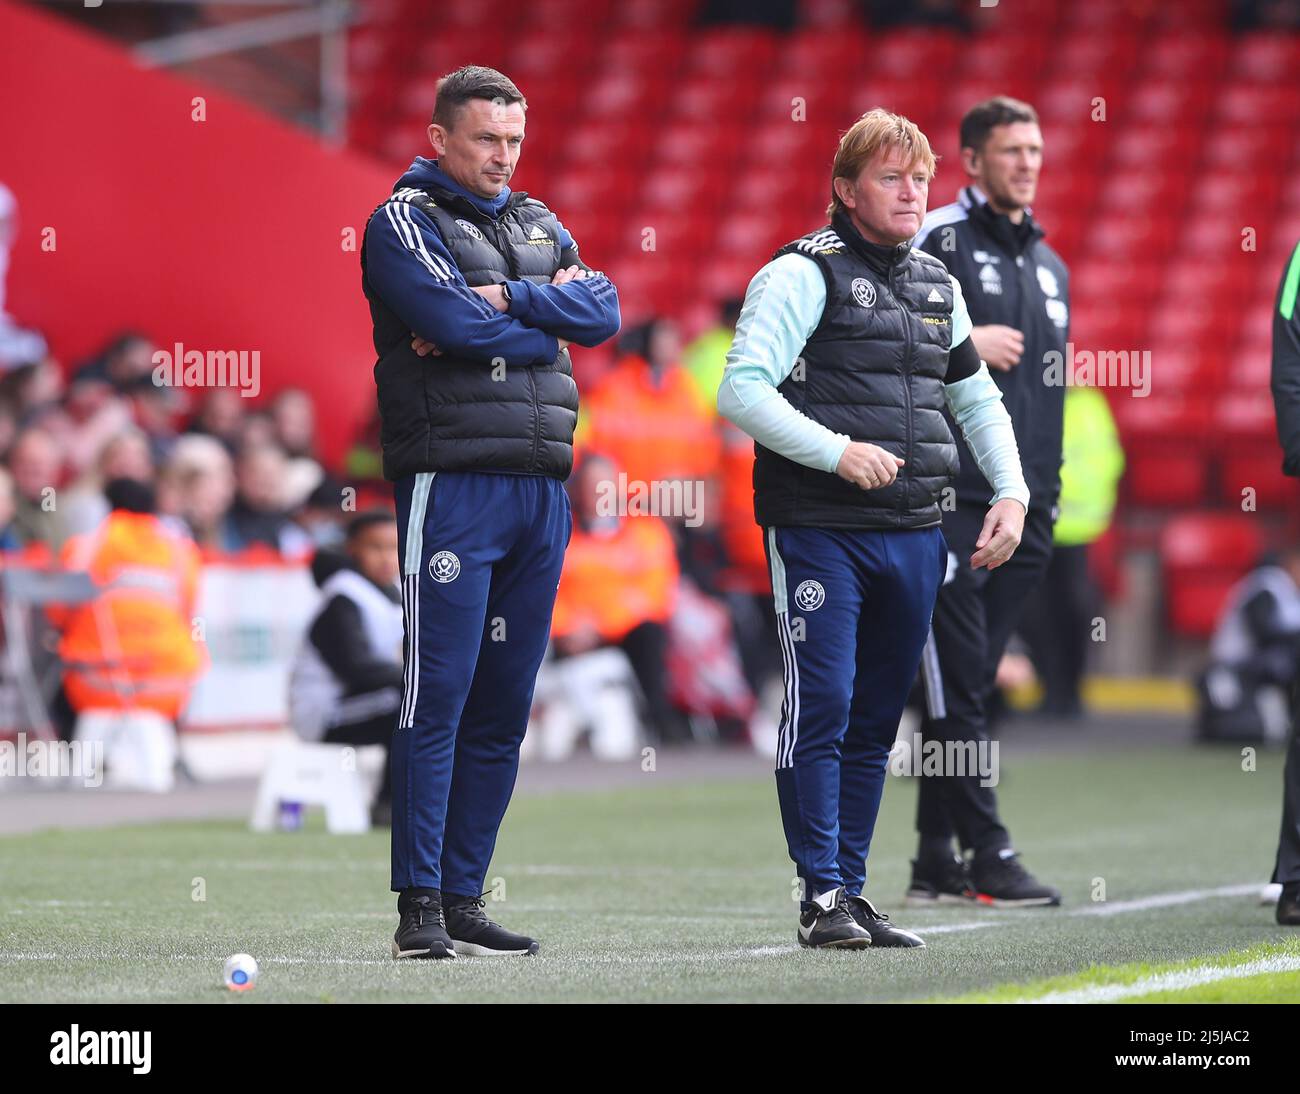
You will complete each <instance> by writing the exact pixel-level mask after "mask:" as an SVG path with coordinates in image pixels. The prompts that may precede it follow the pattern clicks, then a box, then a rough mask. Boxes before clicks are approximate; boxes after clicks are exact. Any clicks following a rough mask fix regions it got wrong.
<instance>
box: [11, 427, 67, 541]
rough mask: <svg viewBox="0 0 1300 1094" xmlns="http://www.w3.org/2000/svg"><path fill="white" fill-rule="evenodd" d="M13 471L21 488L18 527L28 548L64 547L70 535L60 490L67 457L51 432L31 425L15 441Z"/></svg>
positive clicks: (18, 501)
mask: <svg viewBox="0 0 1300 1094" xmlns="http://www.w3.org/2000/svg"><path fill="white" fill-rule="evenodd" d="M9 469H10V471H11V472H12V473H13V477H14V486H15V487H16V489H17V494H18V497H17V501H16V503H15V514H14V526H15V528H16V529H17V532H18V535H19V537H20V538H21V539H22V541H23V545H24V546H26V545H27V544H29V543H47V544H49V545H50V546H52V547H54V548H56V549H57V548H58V547H61V546H62V545H63V540H64V538H65V536H66V534H67V533H66V531H65V528H64V521H63V512H62V510H61V509H60V508H59V507H58V495H57V493H56V490H57V488H58V487H59V486H60V485H61V484H62V481H63V457H62V455H61V453H60V452H59V448H58V445H57V444H56V443H55V440H54V437H53V436H51V435H50V433H49V431H48V430H46V429H43V428H42V427H41V426H38V425H31V426H27V427H26V428H25V429H23V430H22V431H21V432H20V433H19V434H18V437H17V439H16V440H15V441H14V444H13V448H12V450H11V451H10V453H9Z"/></svg>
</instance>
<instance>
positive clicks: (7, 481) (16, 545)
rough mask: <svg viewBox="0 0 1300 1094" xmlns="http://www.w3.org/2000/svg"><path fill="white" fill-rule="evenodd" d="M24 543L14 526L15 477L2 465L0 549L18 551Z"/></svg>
mask: <svg viewBox="0 0 1300 1094" xmlns="http://www.w3.org/2000/svg"><path fill="white" fill-rule="evenodd" d="M22 545H23V541H22V538H21V537H20V536H19V535H18V529H17V528H15V527H14V477H13V476H12V475H11V474H9V472H8V471H7V470H6V469H5V468H3V467H0V551H17V550H19V549H20V548H21V547H22Z"/></svg>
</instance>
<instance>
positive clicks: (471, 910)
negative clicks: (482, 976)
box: [447, 896, 541, 957]
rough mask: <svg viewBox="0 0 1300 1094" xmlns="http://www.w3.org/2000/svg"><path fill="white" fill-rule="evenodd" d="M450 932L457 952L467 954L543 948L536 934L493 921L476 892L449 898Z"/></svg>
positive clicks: (528, 953) (493, 954) (502, 954)
mask: <svg viewBox="0 0 1300 1094" xmlns="http://www.w3.org/2000/svg"><path fill="white" fill-rule="evenodd" d="M447 933H448V934H450V935H451V938H452V942H453V943H454V944H455V946H456V952H457V953H459V954H463V955H464V956H466V957H511V956H520V957H528V956H531V955H533V954H535V953H536V952H537V951H538V950H539V949H540V948H541V947H540V945H539V944H538V942H537V940H536V939H535V938H529V937H528V936H527V935H523V934H515V932H514V931H507V930H506V929H505V928H504V927H503V926H501V924H499V923H493V922H492V920H490V919H488V917H487V912H486V911H484V904H483V900H482V898H481V897H476V896H449V897H448V898H447Z"/></svg>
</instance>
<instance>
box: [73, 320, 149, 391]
mask: <svg viewBox="0 0 1300 1094" xmlns="http://www.w3.org/2000/svg"><path fill="white" fill-rule="evenodd" d="M153 355H154V344H153V342H151V341H150V340H149V339H148V338H147V337H145V335H143V334H141V333H140V332H139V331H133V330H132V331H124V332H122V333H121V334H119V335H117V337H115V338H114V339H113V340H112V341H111V342H109V343H108V345H107V346H105V347H104V348H103V350H101V351H100V353H99V354H98V355H97V356H95V357H93V358H92V359H91V360H89V361H87V362H86V363H85V364H83V365H82V366H81V367H80V368H79V369H77V372H76V381H77V382H80V383H103V384H107V385H109V386H110V387H112V388H114V389H115V390H117V391H119V392H126V391H127V390H128V389H129V388H130V387H131V385H132V384H133V383H135V381H137V380H139V379H141V378H142V377H148V378H149V379H150V380H152V379H153V370H154V363H153Z"/></svg>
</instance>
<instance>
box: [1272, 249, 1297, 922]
mask: <svg viewBox="0 0 1300 1094" xmlns="http://www.w3.org/2000/svg"><path fill="white" fill-rule="evenodd" d="M1297 295H1300V245H1297V246H1296V249H1295V250H1294V251H1292V252H1291V261H1290V262H1289V263H1288V264H1287V268H1286V272H1285V273H1284V274H1283V275H1282V284H1281V285H1280V286H1279V288H1278V295H1277V312H1276V313H1275V314H1274V316H1273V383H1272V386H1273V405H1274V406H1275V407H1276V409H1277V436H1278V440H1279V441H1280V442H1281V444H1282V452H1283V460H1282V470H1283V471H1284V472H1286V474H1288V475H1295V476H1300V310H1298V309H1297V308H1296V297H1297ZM1284 779H1285V792H1284V795H1283V799H1282V835H1281V838H1280V839H1279V841H1278V848H1277V862H1276V865H1275V866H1274V869H1273V881H1274V882H1276V883H1277V884H1279V885H1281V886H1282V895H1281V896H1280V897H1279V898H1278V902H1277V913H1276V914H1277V921H1278V922H1279V923H1281V924H1283V925H1284V926H1288V927H1300V674H1297V675H1296V676H1293V677H1292V681H1291V744H1290V747H1289V748H1288V749H1287V754H1286V773H1285V775H1284Z"/></svg>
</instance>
